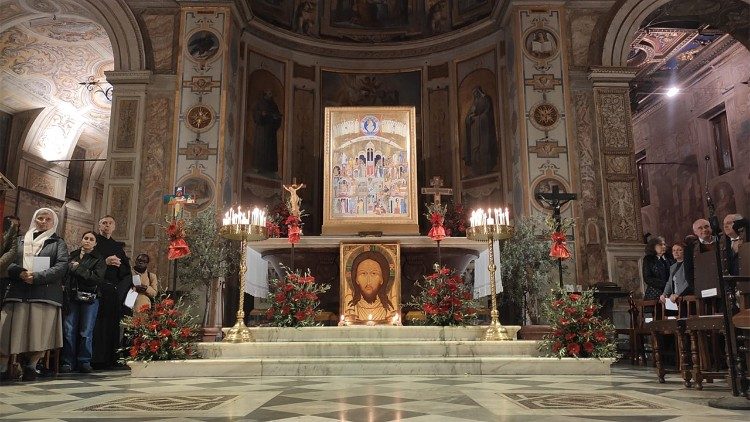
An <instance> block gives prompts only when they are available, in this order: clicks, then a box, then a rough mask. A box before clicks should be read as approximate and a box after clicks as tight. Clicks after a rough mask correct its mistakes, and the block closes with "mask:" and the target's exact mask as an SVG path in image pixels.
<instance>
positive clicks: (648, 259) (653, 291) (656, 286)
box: [642, 236, 673, 299]
mask: <svg viewBox="0 0 750 422" xmlns="http://www.w3.org/2000/svg"><path fill="white" fill-rule="evenodd" d="M666 252H667V244H666V243H665V242H664V238H663V237H661V236H654V237H652V238H650V239H649V240H648V243H647V244H646V256H645V257H644V258H643V266H642V271H643V282H644V283H646V291H645V292H644V294H643V298H644V299H658V298H659V296H661V294H662V293H663V292H664V286H665V285H666V284H667V280H668V279H669V267H670V266H671V265H672V262H673V261H671V260H670V259H669V257H667V256H666Z"/></svg>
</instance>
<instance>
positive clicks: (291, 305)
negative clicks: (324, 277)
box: [266, 271, 331, 327]
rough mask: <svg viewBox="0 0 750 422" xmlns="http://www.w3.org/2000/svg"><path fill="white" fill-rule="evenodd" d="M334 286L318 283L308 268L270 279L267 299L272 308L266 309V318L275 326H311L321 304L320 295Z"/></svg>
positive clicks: (313, 324)
mask: <svg viewBox="0 0 750 422" xmlns="http://www.w3.org/2000/svg"><path fill="white" fill-rule="evenodd" d="M330 288H331V285H330V284H326V283H315V277H313V276H312V275H310V272H309V271H307V272H306V273H305V274H304V275H303V274H300V273H299V271H297V272H289V271H287V272H286V276H284V278H283V279H276V280H271V281H270V282H269V286H268V300H269V302H271V307H270V308H268V310H267V311H266V319H267V320H269V321H270V323H271V325H273V326H276V327H312V326H315V325H319V324H316V323H315V315H317V314H318V313H320V311H319V310H317V308H318V306H320V299H319V298H318V295H319V294H320V293H324V292H326V291H328V289H330Z"/></svg>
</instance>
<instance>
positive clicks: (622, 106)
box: [596, 90, 630, 148]
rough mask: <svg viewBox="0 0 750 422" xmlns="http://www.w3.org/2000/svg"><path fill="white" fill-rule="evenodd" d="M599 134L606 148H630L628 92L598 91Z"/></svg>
mask: <svg viewBox="0 0 750 422" xmlns="http://www.w3.org/2000/svg"><path fill="white" fill-rule="evenodd" d="M596 99H597V103H598V104H597V107H598V108H599V113H598V116H597V117H598V123H599V134H600V136H601V139H602V144H603V145H604V147H605V148H628V146H629V145H630V143H629V139H630V136H629V135H630V134H629V131H630V128H629V125H628V123H629V122H628V121H629V120H630V119H629V116H630V113H629V110H628V103H627V101H626V99H627V91H625V90H623V91H622V92H620V91H613V92H607V91H604V92H602V91H598V95H597V96H596Z"/></svg>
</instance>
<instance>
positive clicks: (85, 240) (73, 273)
mask: <svg viewBox="0 0 750 422" xmlns="http://www.w3.org/2000/svg"><path fill="white" fill-rule="evenodd" d="M95 246H96V234H95V233H94V232H93V231H87V232H86V233H84V234H83V236H82V237H81V247H80V248H79V249H76V250H75V251H73V252H71V254H70V263H69V270H68V277H67V280H66V283H65V288H66V292H67V313H66V314H65V323H64V327H63V328H64V330H63V331H64V332H65V338H64V342H63V355H62V359H61V364H60V372H63V373H65V372H72V371H73V370H78V371H80V372H83V373H90V372H91V371H92V368H91V356H92V352H93V335H94V323H95V322H96V316H97V313H98V311H99V298H98V291H99V285H100V284H101V283H102V281H103V280H104V273H105V272H106V271H107V264H106V263H105V262H104V258H103V257H101V256H100V255H99V254H97V253H96V252H95V251H94V247H95Z"/></svg>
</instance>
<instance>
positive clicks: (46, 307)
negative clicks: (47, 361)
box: [0, 208, 68, 381]
mask: <svg viewBox="0 0 750 422" xmlns="http://www.w3.org/2000/svg"><path fill="white" fill-rule="evenodd" d="M57 224H58V219H57V214H56V213H55V212H54V211H53V210H51V209H49V208H40V209H38V210H36V211H35V212H34V215H33V217H32V218H31V224H30V226H29V230H28V231H27V232H26V234H25V235H24V236H23V238H19V239H18V250H17V253H16V260H15V262H13V263H11V264H10V266H8V276H9V278H10V280H11V282H10V290H9V292H8V296H7V298H6V300H5V303H4V304H3V308H2V311H0V372H5V371H6V369H7V367H8V359H9V357H10V355H18V354H20V355H22V356H21V358H22V359H23V380H24V381H34V380H36V378H37V375H38V372H37V371H36V365H37V363H38V362H39V359H41V358H42V356H44V352H45V351H47V350H50V349H57V348H60V347H62V345H63V330H62V304H63V282H64V279H65V272H66V271H67V269H68V246H67V245H66V244H65V241H64V240H63V239H62V238H61V237H60V236H58V235H57V233H55V232H56V231H57Z"/></svg>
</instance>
